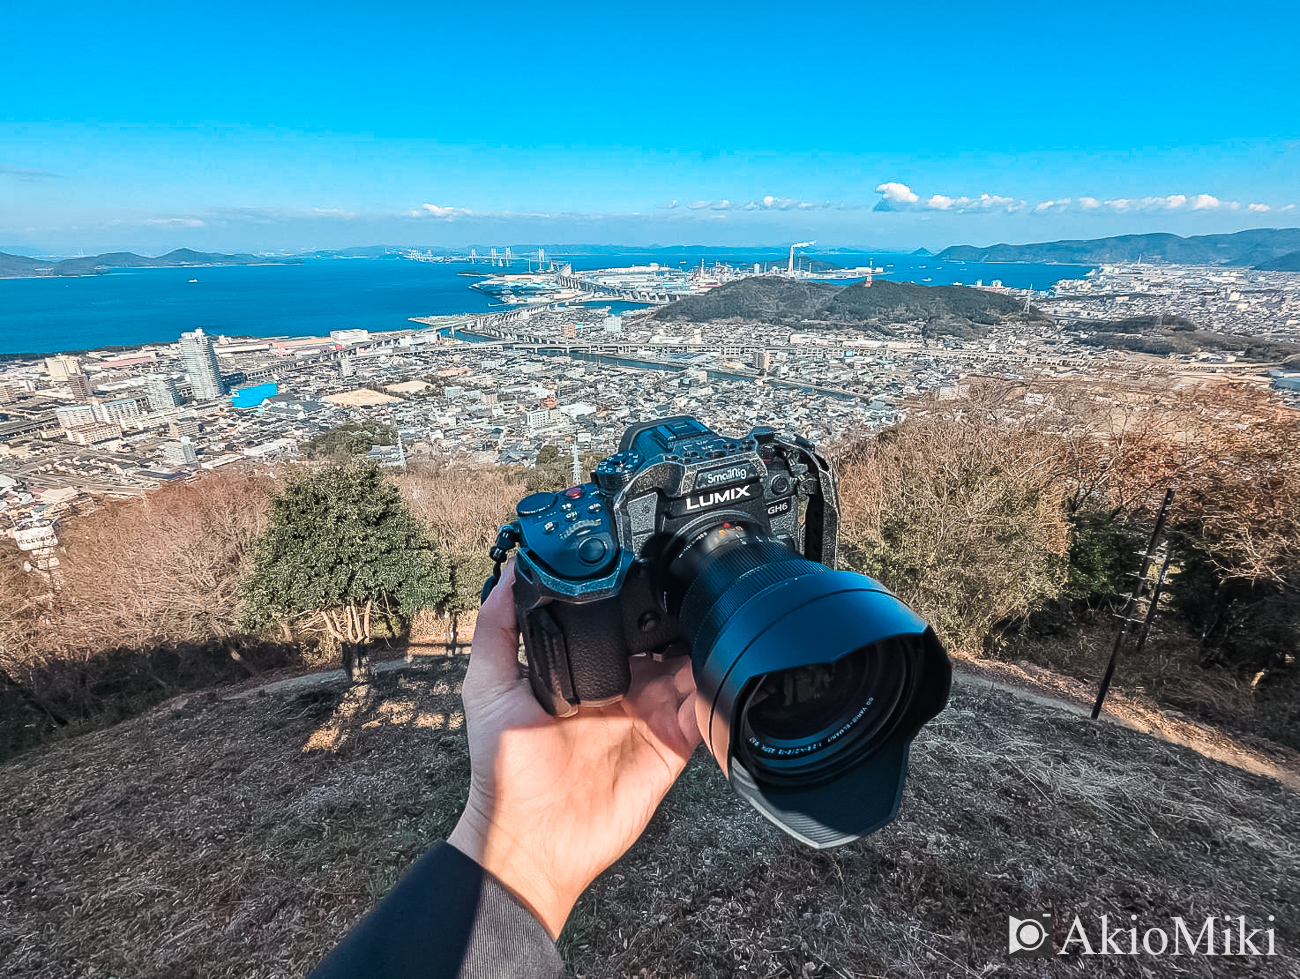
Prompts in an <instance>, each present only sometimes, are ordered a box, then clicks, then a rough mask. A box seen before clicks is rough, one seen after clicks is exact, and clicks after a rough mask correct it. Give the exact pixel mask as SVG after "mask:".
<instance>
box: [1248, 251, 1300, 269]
mask: <svg viewBox="0 0 1300 979" xmlns="http://www.w3.org/2000/svg"><path fill="white" fill-rule="evenodd" d="M1255 268H1257V269H1259V270H1260V271H1261V272H1300V251H1294V252H1288V253H1287V254H1285V255H1283V256H1281V257H1280V258H1275V259H1272V260H1271V261H1267V262H1261V263H1260V264H1258V265H1256V266H1255Z"/></svg>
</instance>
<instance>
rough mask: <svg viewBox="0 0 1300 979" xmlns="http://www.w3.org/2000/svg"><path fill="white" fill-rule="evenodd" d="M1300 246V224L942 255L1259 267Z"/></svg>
mask: <svg viewBox="0 0 1300 979" xmlns="http://www.w3.org/2000/svg"><path fill="white" fill-rule="evenodd" d="M1297 250H1300V228H1257V229H1254V230H1251V231H1238V232H1236V233H1235V234H1227V235H1194V236H1192V237H1189V238H1182V237H1179V236H1178V235H1170V234H1150V235H1118V236H1116V237H1112V238H1091V239H1082V240H1068V241H1050V242H1038V243H1035V244H1027V245H1006V244H1002V245H989V246H987V247H978V246H975V245H953V246H952V247H951V248H945V249H944V250H943V251H941V252H940V253H939V254H938V255H937V256H936V257H937V258H939V259H941V260H947V261H952V262H1056V263H1063V264H1075V265H1096V264H1099V263H1101V262H1136V261H1139V260H1141V261H1147V262H1174V263H1183V264H1188V265H1259V264H1260V263H1267V262H1270V261H1272V260H1273V259H1276V258H1280V257H1281V256H1283V255H1286V254H1288V253H1289V252H1295V251H1297Z"/></svg>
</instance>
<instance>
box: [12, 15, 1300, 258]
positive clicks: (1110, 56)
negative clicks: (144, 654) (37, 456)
mask: <svg viewBox="0 0 1300 979" xmlns="http://www.w3.org/2000/svg"><path fill="white" fill-rule="evenodd" d="M268 8H271V9H268ZM0 36H3V37H5V38H6V39H7V43H6V44H5V46H4V47H5V56H4V58H3V59H0V84H2V85H3V89H2V90H3V91H4V93H5V95H4V96H3V98H2V99H0V250H9V251H23V252H27V253H29V254H30V253H40V254H72V253H76V252H77V251H78V250H85V251H86V252H88V253H89V252H94V251H102V250H107V249H116V248H129V249H134V250H138V251H145V252H148V253H156V252H160V251H164V250H167V249H169V248H173V247H181V246H188V247H194V248H209V249H221V250H251V251H263V250H265V251H270V250H300V249H307V248H317V247H319V248H332V247H346V246H350V245H365V244H376V243H381V242H383V243H391V244H398V245H464V244H491V243H500V244H511V243H524V242H528V243H535V242H542V243H556V244H559V243H575V242H593V243H622V244H633V245H644V244H652V243H659V244H690V243H703V244H719V245H745V244H779V243H781V242H788V241H790V240H792V239H795V238H799V239H805V238H813V239H816V240H817V241H818V242H819V243H820V244H823V245H829V246H835V245H839V246H854V245H861V246H866V247H870V248H897V249H911V248H917V247H922V246H924V247H930V248H937V247H942V246H945V245H948V244H953V243H957V242H973V243H990V242H994V241H1040V240H1051V239H1055V238H1062V237H1098V236H1102V235H1108V234H1121V233H1130V232H1144V231H1172V232H1175V233H1179V234H1203V233H1211V232H1220V231H1233V230H1239V229H1242V228H1248V227H1283V226H1295V225H1300V213H1298V211H1297V208H1300V108H1298V106H1300V74H1298V73H1297V72H1296V70H1295V57H1296V54H1295V52H1296V43H1297V42H1296V38H1297V37H1298V36H1300V6H1298V5H1296V4H1292V3H1284V2H1280V0H1279V2H1272V3H1256V2H1251V0H1245V2H1238V3H1235V4H1223V3H1214V4H1210V3H1204V2H1200V0H1188V2H1185V3H1181V4H1178V5H1175V4H1155V3H1142V2H1140V0H1138V2H1134V0H1129V2H1126V3H1111V2H1105V0H1103V2H1095V3H1089V4H1078V3H1076V4H1061V3H1056V4H1053V3H1043V2H1041V0H1039V2H1035V3H973V2H972V3H962V4H958V3H943V2H941V3H932V4H928V5H918V6H915V7H899V6H891V5H885V4H866V3H855V4H847V3H846V4H840V5H836V4H834V3H831V4H820V5H815V6H808V5H799V4H795V3H785V4H776V3H766V2H750V3H745V4H734V5H719V4H700V3H698V2H695V3H689V4H687V3H678V2H667V3H656V4H653V5H645V6H640V7H638V6H633V5H623V4H614V3H586V2H566V3H563V4H543V3H532V4H513V3H499V2H498V3H481V4H461V3H457V4H449V3H438V2H424V3H420V4H407V3H389V4H387V5H384V6H383V8H382V9H381V10H380V12H374V8H368V7H366V6H364V5H361V4H358V3H355V2H349V3H346V4H344V3H330V2H323V3H313V4H305V3H295V2H282V3H277V4H249V3H241V2H236V3H225V4H220V5H187V4H174V3H168V4H153V3H145V2H138V3H131V4H125V5H115V6H110V5H105V4H102V3H96V4H89V3H78V2H69V3H63V4H60V5H57V6H50V5H36V4H21V5H20V4H17V3H13V2H10V3H6V4H4V5H3V7H0Z"/></svg>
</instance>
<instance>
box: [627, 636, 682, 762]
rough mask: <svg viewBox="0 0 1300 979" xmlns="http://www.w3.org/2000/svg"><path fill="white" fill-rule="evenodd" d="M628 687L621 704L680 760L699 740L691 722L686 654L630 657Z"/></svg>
mask: <svg viewBox="0 0 1300 979" xmlns="http://www.w3.org/2000/svg"><path fill="white" fill-rule="evenodd" d="M631 666H632V688H631V690H629V691H628V695H627V698H626V701H625V703H624V707H625V709H626V710H627V712H628V713H629V714H631V715H632V716H634V717H637V718H639V719H640V720H641V721H642V722H644V723H645V724H646V726H647V727H649V728H650V730H651V731H652V732H654V734H655V737H656V738H657V739H658V740H659V741H660V743H662V744H663V745H664V746H665V747H667V748H669V749H670V750H672V751H673V752H674V753H675V754H677V755H678V756H679V757H681V759H682V760H683V761H685V760H686V759H687V758H689V757H690V755H691V752H692V751H694V750H695V746H696V745H697V744H699V742H700V732H699V729H698V727H697V725H696V723H695V677H694V674H693V673H692V671H691V661H690V659H689V658H688V657H685V656H683V657H679V658H675V659H671V660H666V661H664V662H658V663H657V662H655V661H654V660H652V659H650V658H648V657H637V658H635V659H633V660H632V663H631Z"/></svg>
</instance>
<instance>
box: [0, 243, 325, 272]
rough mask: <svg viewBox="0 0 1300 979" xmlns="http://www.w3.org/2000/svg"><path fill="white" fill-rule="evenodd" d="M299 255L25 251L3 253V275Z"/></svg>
mask: <svg viewBox="0 0 1300 979" xmlns="http://www.w3.org/2000/svg"><path fill="white" fill-rule="evenodd" d="M301 262H302V259H299V258H262V257H260V256H257V255H221V254H217V253H215V252H196V251H194V250H192V249H189V248H178V249H176V250H175V251H171V252H168V253H167V254H166V255H159V256H158V257H157V258H149V257H147V256H144V255H137V254H135V253H134V252H108V253H106V254H103V255H89V256H86V257H84V258H65V259H63V260H62V261H58V262H54V261H38V260H37V259H33V258H27V257H26V256H25V255H6V254H0V278H29V277H33V276H36V277H44V276H60V275H95V274H96V273H98V272H102V271H106V270H108V269H163V268H188V267H191V266H202V265H268V264H269V265H296V264H300V263H301Z"/></svg>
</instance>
